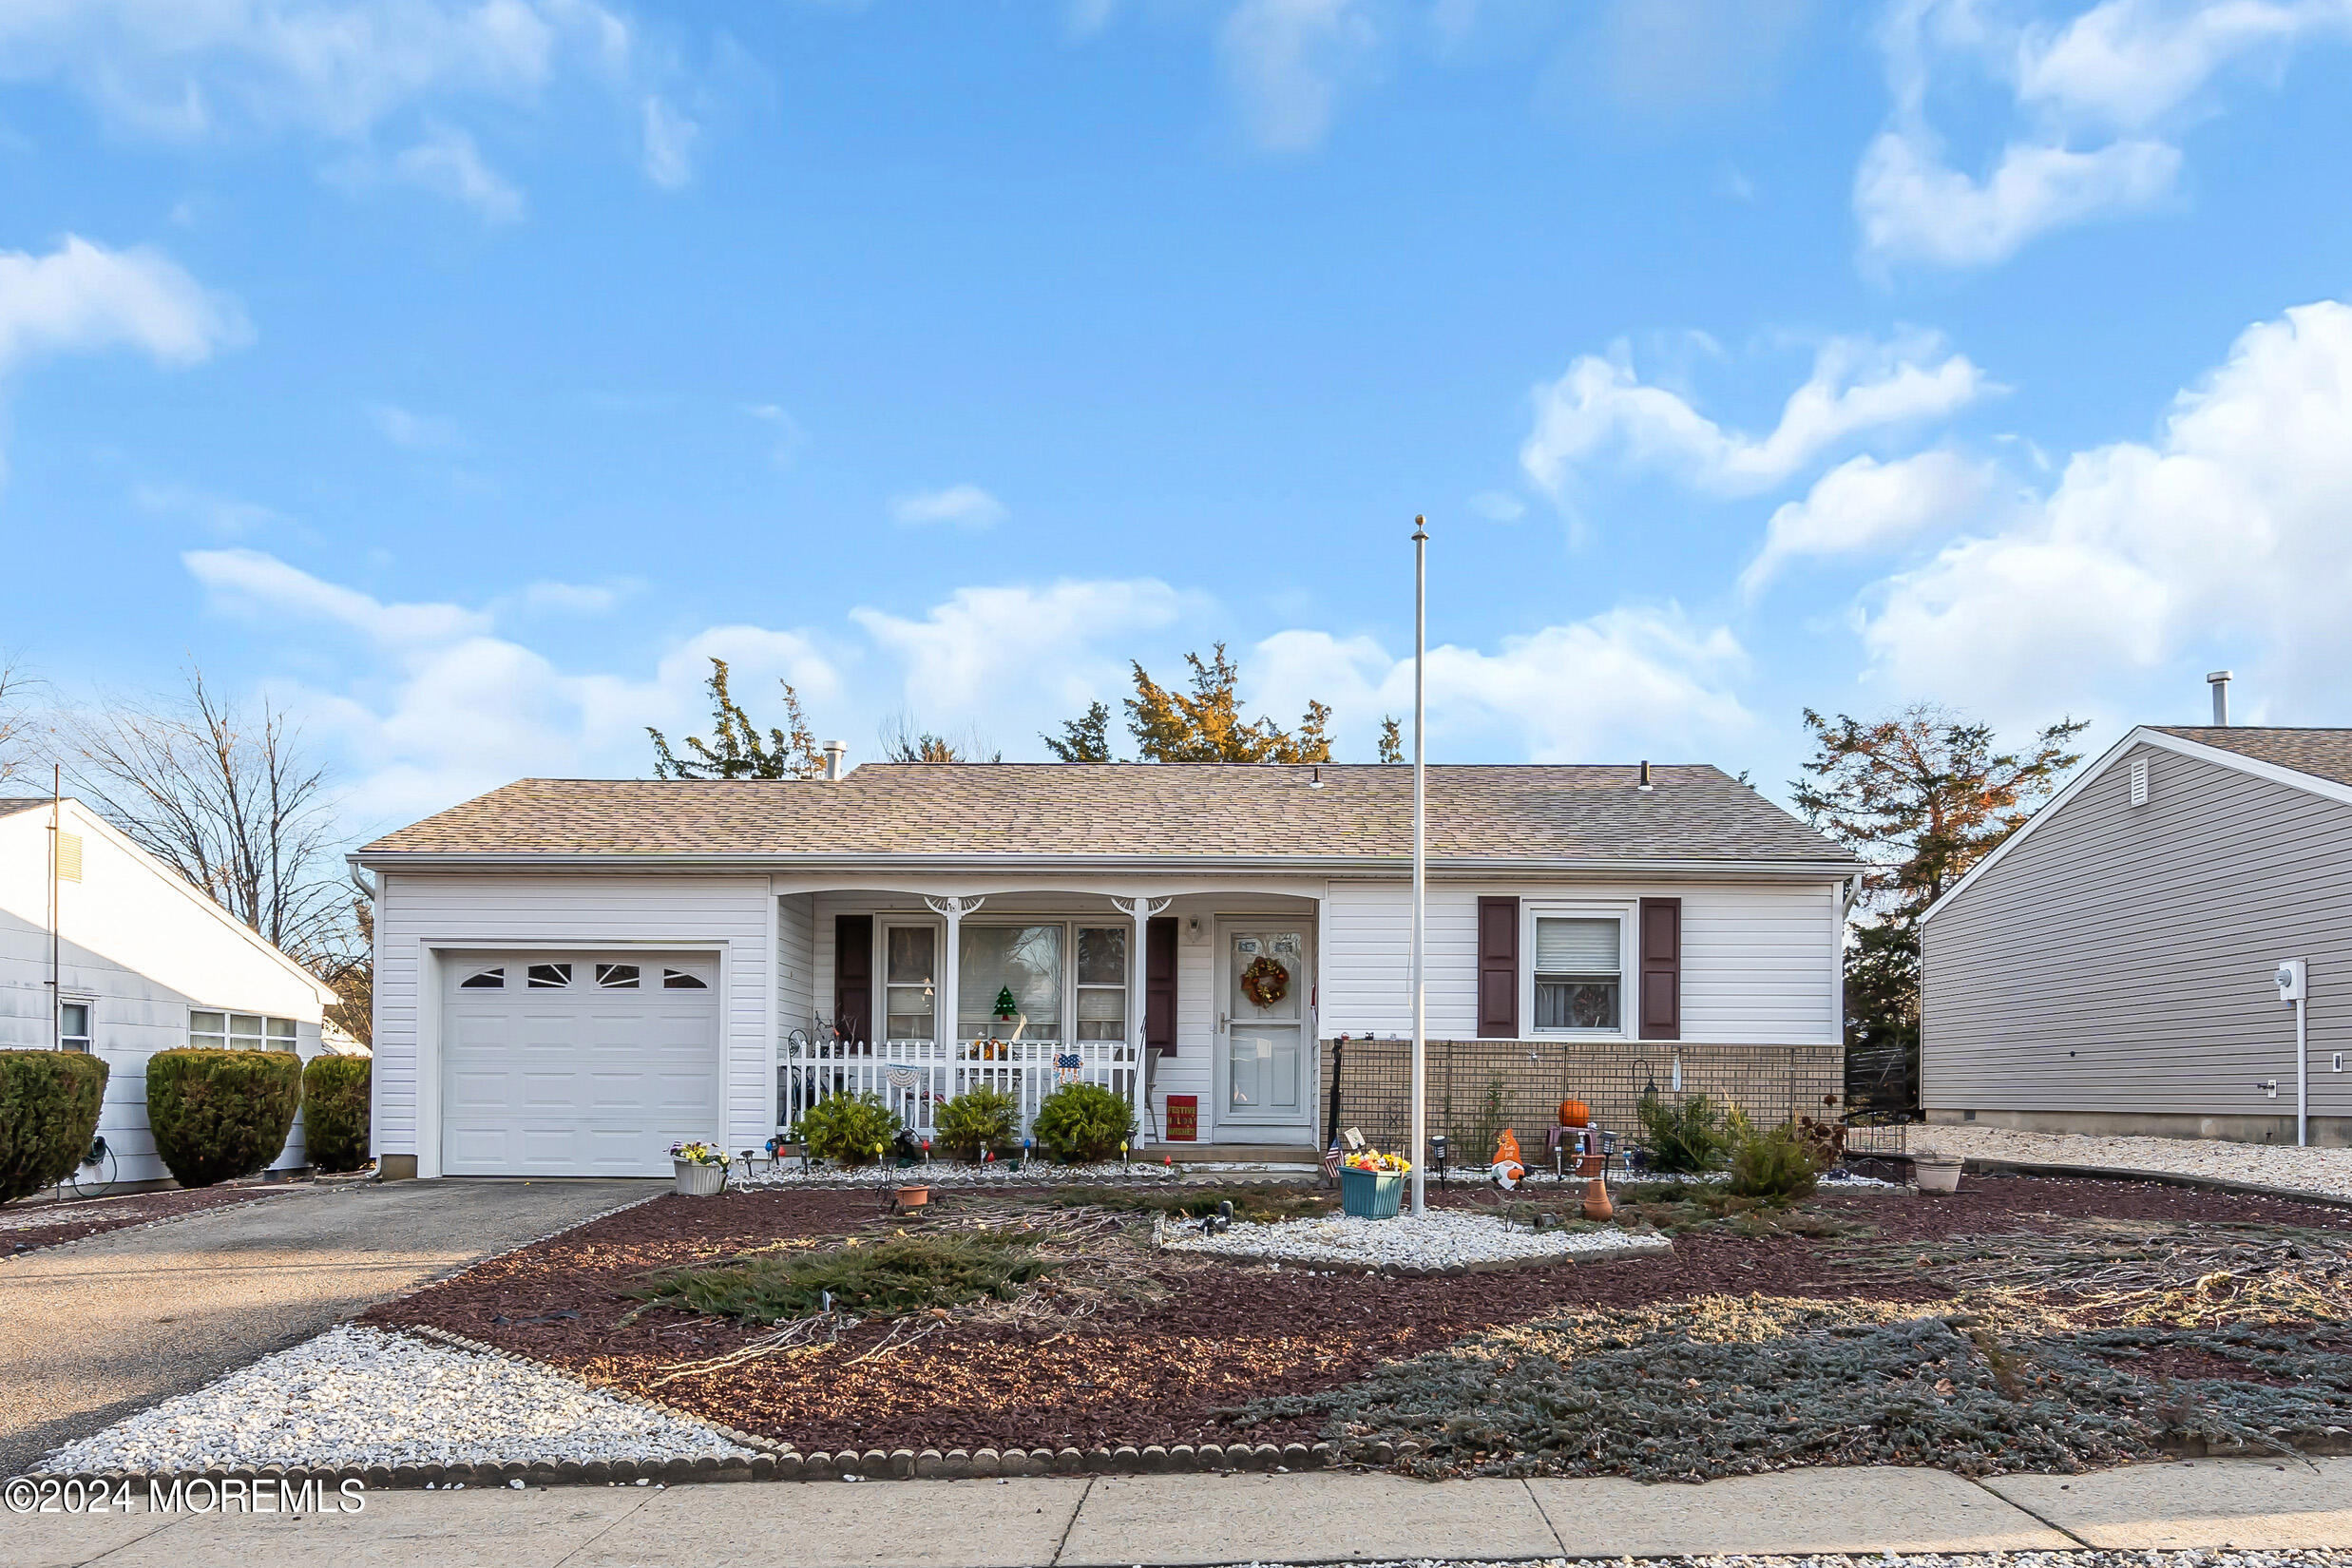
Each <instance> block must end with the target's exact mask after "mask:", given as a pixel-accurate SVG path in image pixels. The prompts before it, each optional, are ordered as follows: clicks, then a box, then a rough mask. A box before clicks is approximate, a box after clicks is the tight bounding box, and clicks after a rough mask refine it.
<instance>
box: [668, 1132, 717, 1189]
mask: <svg viewBox="0 0 2352 1568" xmlns="http://www.w3.org/2000/svg"><path fill="white" fill-rule="evenodd" d="M727 1166H728V1158H727V1151H726V1150H724V1149H722V1148H720V1147H719V1146H718V1145H717V1144H716V1143H673V1144H671V1145H670V1168H671V1169H672V1170H673V1171H674V1172H675V1173H676V1174H677V1177H678V1191H679V1195H680V1196H683V1197H717V1195H719V1194H721V1193H723V1192H725V1191H726V1190H727Z"/></svg>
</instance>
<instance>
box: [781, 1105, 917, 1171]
mask: <svg viewBox="0 0 2352 1568" xmlns="http://www.w3.org/2000/svg"><path fill="white" fill-rule="evenodd" d="M800 1136H801V1138H802V1140H803V1141H805V1142H806V1143H807V1144H808V1145H809V1153H811V1154H813V1155H814V1156H816V1157H817V1158H819V1159H837V1160H839V1161H841V1163H842V1164H844V1165H870V1164H872V1163H873V1162H874V1161H875V1160H876V1159H879V1158H880V1157H881V1156H879V1155H878V1154H876V1153H875V1152H874V1150H875V1146H876V1145H877V1144H878V1145H880V1146H881V1147H882V1148H885V1149H888V1148H889V1146H890V1145H891V1144H892V1143H894V1142H896V1141H897V1139H898V1113H897V1112H896V1111H893V1110H891V1109H890V1108H889V1106H888V1105H885V1104H883V1103H882V1097H881V1096H880V1095H877V1094H872V1093H867V1094H862V1095H827V1096H826V1097H825V1098H824V1099H823V1100H818V1101H817V1102H816V1103H815V1104H813V1105H812V1106H810V1107H809V1109H808V1111H807V1112H806V1113H805V1114H803V1115H802V1117H801V1119H800Z"/></svg>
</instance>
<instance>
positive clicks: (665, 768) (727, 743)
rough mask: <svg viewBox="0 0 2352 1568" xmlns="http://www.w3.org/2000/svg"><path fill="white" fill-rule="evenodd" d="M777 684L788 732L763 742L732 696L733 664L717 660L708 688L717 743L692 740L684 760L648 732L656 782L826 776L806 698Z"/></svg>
mask: <svg viewBox="0 0 2352 1568" xmlns="http://www.w3.org/2000/svg"><path fill="white" fill-rule="evenodd" d="M776 684H777V685H779V686H781V687H783V688H784V723H785V725H786V726H787V727H786V728H782V729H775V728H772V729H770V730H769V731H768V733H767V735H766V736H765V737H764V738H763V737H762V736H761V735H760V732H759V726H758V725H756V724H755V723H753V722H752V719H751V716H750V715H749V714H747V713H745V712H744V711H743V709H742V707H741V705H740V704H738V703H737V702H736V700H735V698H733V697H732V696H730V695H729V694H728V691H727V661H726V660H723V659H714V660H711V679H709V680H708V681H706V682H704V688H705V689H706V690H707V691H709V693H710V694H711V738H710V739H709V740H708V741H705V740H704V739H703V738H702V737H701V736H692V735H690V736H687V737H686V751H687V753H688V755H686V756H684V757H679V756H678V755H674V754H673V753H672V752H671V750H670V743H669V740H668V739H667V738H666V737H665V736H663V735H662V734H661V732H660V730H657V729H655V728H653V727H652V726H651V725H648V726H646V729H645V733H646V734H647V735H649V736H653V743H654V776H655V777H656V778H815V777H817V776H818V775H819V774H823V773H824V771H825V759H824V757H823V756H822V755H820V754H819V753H818V751H817V749H816V736H815V734H814V732H813V731H812V730H811V729H810V728H809V720H808V717H807V716H806V715H804V714H803V713H802V712H801V711H800V694H799V693H797V692H795V691H794V690H793V685H792V682H791V681H789V680H779V681H777V682H776Z"/></svg>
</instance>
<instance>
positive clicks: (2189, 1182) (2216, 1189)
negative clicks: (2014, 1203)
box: [1961, 1155, 2352, 1209]
mask: <svg viewBox="0 0 2352 1568" xmlns="http://www.w3.org/2000/svg"><path fill="white" fill-rule="evenodd" d="M1961 1169H1962V1170H1964V1171H1966V1172H1967V1173H1968V1174H1969V1175H1971V1176H2078V1177H2082V1178H2084V1179H2087V1180H2093V1181H2153V1182H2156V1183H2158V1184H2160V1185H2162V1186H2166V1187H2189V1188H2194V1189H2196V1190H2198V1191H2201V1192H2209V1193H2228V1194H2232V1195H2236V1196H2239V1197H2272V1198H2280V1199H2283V1200H2285V1201H2286V1202H2290V1203H2316V1204H2318V1205H2320V1206H2321V1207H2323V1208H2327V1209H2352V1197H2345V1196H2342V1195H2340V1194H2336V1193H2313V1192H2306V1191H2304V1189H2303V1188H2300V1187H2271V1186H2266V1185H2265V1184H2264V1183H2262V1182H2259V1181H2239V1180H2236V1179H2234V1178H2232V1177H2229V1176H2196V1175H2193V1174H2191V1173H2189V1172H2187V1171H2136V1170H2132V1169H2129V1168H2126V1167H2121V1166H2110V1165H2049V1164H2043V1163H2040V1162H2038V1161H2035V1160H2024V1159H2000V1158H1998V1157H1983V1156H1977V1155H1972V1156H1970V1157H1968V1158H1966V1159H1965V1160H1963V1161H1962V1162H1961Z"/></svg>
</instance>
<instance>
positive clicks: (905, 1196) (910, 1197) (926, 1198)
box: [898, 1187, 931, 1209]
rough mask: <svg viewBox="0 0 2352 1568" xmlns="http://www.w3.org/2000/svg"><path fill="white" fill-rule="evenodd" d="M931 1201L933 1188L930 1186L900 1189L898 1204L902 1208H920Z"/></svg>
mask: <svg viewBox="0 0 2352 1568" xmlns="http://www.w3.org/2000/svg"><path fill="white" fill-rule="evenodd" d="M930 1201H931V1190H930V1189H929V1188H928V1187H901V1188H900V1189H899V1190H898V1206H899V1207H900V1208H902V1209H920V1208H922V1207H923V1206H924V1205H925V1204H927V1203H928V1202H930Z"/></svg>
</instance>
